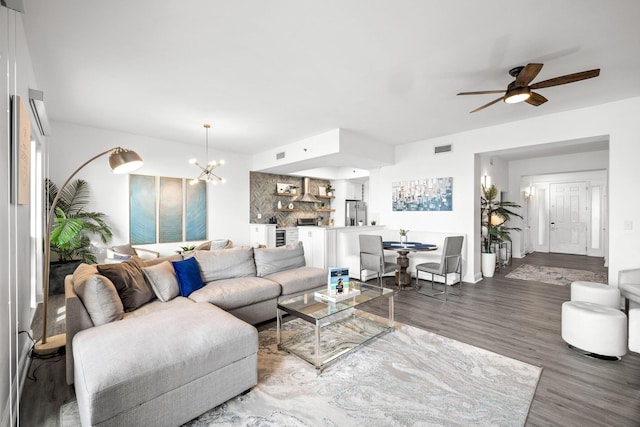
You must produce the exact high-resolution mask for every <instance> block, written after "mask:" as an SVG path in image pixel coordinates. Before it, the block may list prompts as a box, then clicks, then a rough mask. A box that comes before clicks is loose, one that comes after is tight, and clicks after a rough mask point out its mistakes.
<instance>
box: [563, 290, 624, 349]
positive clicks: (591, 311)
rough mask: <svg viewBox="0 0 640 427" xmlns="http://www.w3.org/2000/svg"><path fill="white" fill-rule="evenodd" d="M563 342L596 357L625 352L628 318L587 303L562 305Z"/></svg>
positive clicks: (603, 307) (609, 308)
mask: <svg viewBox="0 0 640 427" xmlns="http://www.w3.org/2000/svg"><path fill="white" fill-rule="evenodd" d="M562 339H563V340H564V341H565V342H566V343H567V344H569V345H571V346H573V347H576V348H578V349H579V350H582V351H585V352H587V353H593V354H594V355H598V356H608V357H616V358H617V357H622V356H624V355H625V354H626V353H627V316H626V315H625V314H624V313H623V312H622V311H620V310H616V309H615V308H611V307H605V306H603V305H600V304H594V303H592V302H586V301H567V302H565V303H563V304H562Z"/></svg>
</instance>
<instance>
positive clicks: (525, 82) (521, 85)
mask: <svg viewBox="0 0 640 427" xmlns="http://www.w3.org/2000/svg"><path fill="white" fill-rule="evenodd" d="M542 66H543V64H536V63H531V64H527V65H526V66H524V67H522V66H520V67H514V68H512V69H510V70H509V74H510V75H511V76H512V77H515V80H514V81H512V82H511V83H509V86H507V90H482V91H475V92H460V93H459V94H458V95H486V94H492V93H504V95H503V96H501V97H500V98H498V99H495V100H493V101H491V102H489V103H487V104H485V105H482V106H481V107H478V108H476V109H475V110H473V111H471V112H472V113H475V112H476V111H480V110H483V109H485V108H487V107H489V106H491V105H493V104H495V103H496V102H498V101H504V102H505V103H506V104H516V103H518V102H526V103H527V104H529V105H533V106H534V107H538V106H540V105H542V104H544V103H545V102H547V101H548V99H547V98H545V97H544V96H542V95H540V94H539V93H536V92H533V91H532V89H543V88H546V87H551V86H559V85H564V84H567V83H573V82H577V81H580V80H586V79H591V78H593V77H598V76H599V75H600V69H599V68H597V69H594V70H589V71H581V72H579V73H573V74H567V75H565V76H560V77H555V78H553V79H549V80H544V81H542V82H538V83H534V84H532V85H529V83H531V82H532V81H533V79H535V78H536V76H537V75H538V73H539V72H540V70H542Z"/></svg>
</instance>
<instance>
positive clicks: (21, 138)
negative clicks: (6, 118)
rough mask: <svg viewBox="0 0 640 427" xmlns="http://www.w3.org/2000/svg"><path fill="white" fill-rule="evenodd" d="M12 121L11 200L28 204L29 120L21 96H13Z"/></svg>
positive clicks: (19, 203) (29, 166) (29, 176)
mask: <svg viewBox="0 0 640 427" xmlns="http://www.w3.org/2000/svg"><path fill="white" fill-rule="evenodd" d="M12 108H13V117H14V120H13V123H14V126H15V127H14V129H13V130H14V131H13V132H12V135H13V138H12V145H11V154H12V167H13V171H12V174H11V176H12V179H14V180H15V181H14V185H12V186H11V188H12V192H11V194H12V201H13V203H15V204H18V205H28V204H29V197H30V192H29V189H30V186H31V185H30V178H31V120H30V119H29V111H27V107H26V106H25V105H24V102H23V101H22V97H20V96H18V95H14V96H13V102H12Z"/></svg>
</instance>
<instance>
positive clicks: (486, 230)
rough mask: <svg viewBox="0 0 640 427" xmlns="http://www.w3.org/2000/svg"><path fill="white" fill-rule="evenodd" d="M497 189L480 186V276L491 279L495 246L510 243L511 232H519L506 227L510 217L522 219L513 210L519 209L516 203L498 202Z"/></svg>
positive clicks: (494, 261)
mask: <svg viewBox="0 0 640 427" xmlns="http://www.w3.org/2000/svg"><path fill="white" fill-rule="evenodd" d="M497 198H498V188H497V187H496V186H495V185H491V187H488V188H487V187H485V186H484V185H483V186H482V195H481V203H480V209H481V219H480V220H481V222H482V255H481V256H482V260H481V261H482V275H483V276H485V277H493V274H494V272H495V268H496V253H495V246H496V244H497V245H499V244H500V243H502V242H505V241H509V242H510V241H511V234H510V233H511V231H520V228H518V227H507V226H506V223H507V221H509V220H510V219H511V217H512V216H515V217H518V218H522V215H520V214H518V213H517V212H514V211H513V210H512V209H513V208H520V205H518V204H517V203H513V202H509V201H507V200H501V201H498V200H497Z"/></svg>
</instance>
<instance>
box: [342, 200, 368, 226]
mask: <svg viewBox="0 0 640 427" xmlns="http://www.w3.org/2000/svg"><path fill="white" fill-rule="evenodd" d="M345 203H346V206H345V210H344V212H345V217H344V225H346V226H347V227H350V226H355V225H367V204H366V203H365V202H361V201H359V200H347V201H346V202H345Z"/></svg>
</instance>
